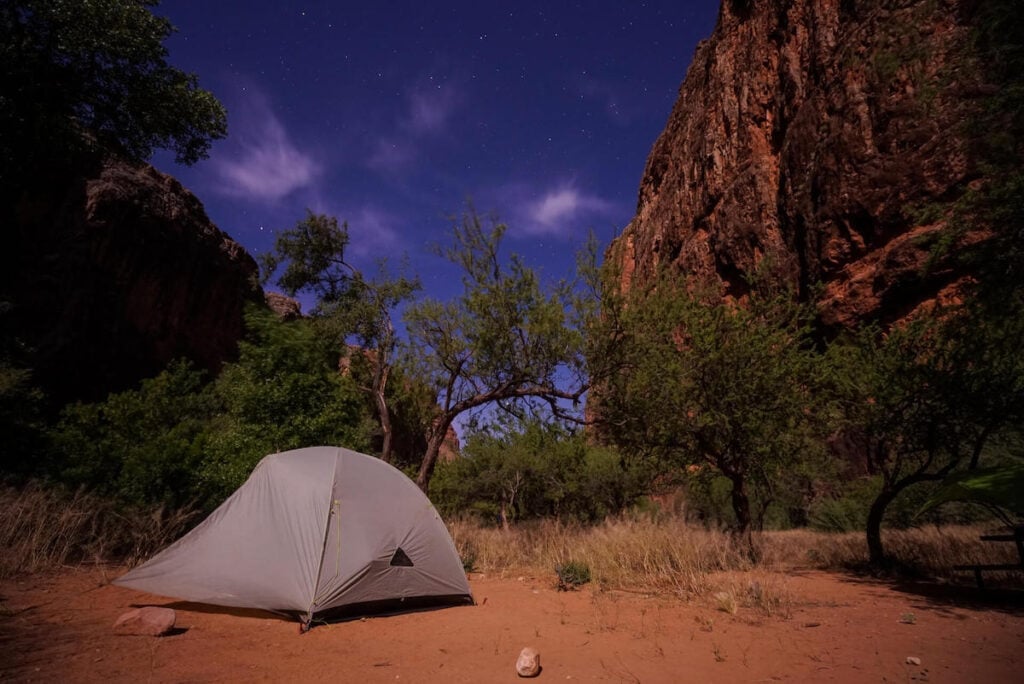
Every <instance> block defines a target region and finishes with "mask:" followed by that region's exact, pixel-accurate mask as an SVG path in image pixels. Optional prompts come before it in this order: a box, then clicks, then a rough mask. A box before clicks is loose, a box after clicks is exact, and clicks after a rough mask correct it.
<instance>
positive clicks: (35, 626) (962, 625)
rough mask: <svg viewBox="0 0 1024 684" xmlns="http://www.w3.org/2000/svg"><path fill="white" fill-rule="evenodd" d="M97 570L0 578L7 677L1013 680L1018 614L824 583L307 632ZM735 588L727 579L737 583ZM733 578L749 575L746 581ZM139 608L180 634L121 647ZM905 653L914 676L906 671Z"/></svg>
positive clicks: (551, 600) (1021, 633)
mask: <svg viewBox="0 0 1024 684" xmlns="http://www.w3.org/2000/svg"><path fill="white" fill-rule="evenodd" d="M106 579H107V576H106V575H105V574H104V573H103V572H102V571H100V570H90V571H81V570H69V571H65V572H63V573H61V574H59V575H56V576H53V577H48V578H38V577H36V578H27V579H22V580H15V581H7V582H3V583H0V598H2V599H3V600H2V602H0V680H6V681H45V682H120V681H137V682H148V681H152V682H235V681H327V680H333V681H343V682H359V683H360V684H364V683H370V682H514V681H519V679H518V677H516V675H515V670H514V663H515V660H516V656H517V655H518V653H519V651H520V650H521V649H522V648H523V647H524V646H528V645H529V646H534V647H535V648H537V649H538V650H539V651H540V653H541V663H542V665H543V671H542V673H541V675H540V677H539V679H538V681H548V682H555V681H558V682H563V681H602V682H645V683H646V682H686V681H689V682H775V681H779V682H858V683H859V682H910V681H928V682H978V683H979V684H980V683H982V682H984V683H985V684H989V683H994V682H1017V681H1021V679H1020V678H1021V673H1024V606H1022V605H1021V603H1020V601H1019V600H1012V601H1011V603H1007V600H1006V599H1005V597H1004V598H1002V599H999V600H993V601H991V602H990V603H989V604H988V605H982V604H979V603H977V601H972V600H970V599H971V597H972V596H973V597H974V598H976V594H975V593H974V592H966V593H965V592H963V591H961V592H960V593H959V598H956V599H954V598H950V597H948V596H943V595H941V594H938V593H935V592H926V591H922V589H921V588H920V587H916V588H913V590H907V589H905V588H899V587H894V586H892V585H888V584H883V583H877V582H872V581H863V580H859V579H856V578H851V577H846V576H842V575H832V574H824V573H818V572H809V573H800V574H787V575H773V576H771V578H770V581H771V584H772V591H773V592H777V593H778V595H779V596H783V597H784V600H783V601H782V602H781V604H780V605H779V606H778V607H777V608H776V610H775V611H774V612H775V614H774V615H771V616H767V615H765V613H764V611H763V610H759V609H755V608H744V607H740V608H739V609H738V610H737V612H736V613H735V614H729V613H728V612H724V611H722V610H719V609H717V608H716V605H715V604H716V603H720V601H715V600H714V599H709V600H708V601H707V602H700V603H697V604H695V603H684V602H681V601H678V600H674V599H671V598H666V597H660V598H648V597H644V596H640V595H635V594H630V593H622V592H600V591H596V590H592V589H584V590H582V591H578V592H571V593H560V592H557V591H555V589H554V587H553V586H552V585H551V584H550V583H549V581H548V580H547V579H542V580H537V579H530V578H525V579H522V580H519V579H497V578H489V577H479V576H475V577H474V578H473V579H472V581H471V586H472V589H473V594H474V596H475V597H476V600H477V603H478V605H477V606H474V607H462V608H449V609H445V610H435V611H428V612H421V613H413V614H406V615H399V616H391V617H382V618H373V619H367V620H361V621H352V622H344V623H337V624H331V625H325V626H318V627H315V628H314V629H313V630H312V631H311V632H309V633H308V634H306V635H303V636H300V635H299V634H298V633H297V626H296V623H294V622H289V621H286V620H283V619H279V618H277V617H275V616H272V615H270V614H263V613H257V612H239V611H235V612H223V611H221V610H219V609H214V608H207V607H203V606H198V605H195V604H182V603H176V602H173V601H171V600H167V599H163V598H160V597H154V596H150V595H147V594H143V593H140V592H136V591H132V590H128V589H123V588H120V587H115V586H111V585H108V584H106ZM734 581H737V580H735V579H734ZM738 581H741V582H742V581H748V580H743V579H742V577H741V578H740V579H739V580H738ZM136 604H153V605H169V606H171V607H174V608H176V609H177V611H178V623H177V624H178V627H179V628H180V629H179V630H178V633H177V634H175V635H173V636H167V637H163V638H148V637H118V636H114V635H113V634H112V631H111V624H112V623H113V622H114V620H115V619H116V618H117V617H118V615H120V614H121V613H123V612H124V611H125V610H127V609H128V608H129V607H130V606H132V605H136ZM908 656H912V657H914V658H919V659H920V665H913V664H908V663H907V658H908Z"/></svg>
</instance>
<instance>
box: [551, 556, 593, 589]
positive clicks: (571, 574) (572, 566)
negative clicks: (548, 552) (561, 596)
mask: <svg viewBox="0 0 1024 684" xmlns="http://www.w3.org/2000/svg"><path fill="white" fill-rule="evenodd" d="M555 574H557V575H558V590H559V591H574V590H576V589H579V588H580V587H582V586H583V585H584V584H589V583H590V566H589V565H587V564H586V563H581V562H579V561H572V560H571V561H569V562H567V563H564V564H562V565H556V566H555Z"/></svg>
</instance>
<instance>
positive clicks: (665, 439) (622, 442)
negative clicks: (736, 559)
mask: <svg viewBox="0 0 1024 684" xmlns="http://www.w3.org/2000/svg"><path fill="white" fill-rule="evenodd" d="M754 285H755V287H754V289H753V290H752V292H751V294H750V295H749V297H748V298H747V301H746V302H744V304H743V305H742V306H738V305H736V304H733V303H731V302H721V301H720V300H718V299H717V297H716V296H715V295H708V296H701V294H700V293H695V292H693V291H690V290H687V289H685V288H683V287H681V286H679V285H678V284H676V283H675V282H674V281H673V279H671V278H663V279H662V280H660V281H659V282H658V284H657V286H656V287H654V288H652V289H651V290H650V291H649V292H643V293H636V294H633V295H631V298H630V300H629V301H628V302H615V301H612V302H611V304H612V306H611V307H610V308H611V310H610V311H609V315H608V318H607V320H608V321H609V322H610V325H612V326H614V327H613V329H612V330H609V331H608V333H607V335H608V336H609V337H614V338H617V339H619V340H620V344H619V346H618V348H617V349H616V350H615V352H616V353H617V354H619V361H618V367H619V368H620V371H619V372H618V373H617V374H616V375H614V376H612V377H611V378H610V380H609V382H608V383H607V385H606V386H605V387H602V390H601V393H600V398H599V402H598V406H597V411H598V413H599V416H600V419H601V421H602V422H603V423H604V424H605V425H606V426H609V427H608V428H606V433H607V438H609V439H610V440H612V441H613V442H614V443H616V444H618V445H619V447H620V448H621V449H622V450H624V451H628V452H631V453H640V454H643V455H644V456H645V457H646V458H649V459H653V460H654V461H657V462H661V463H663V464H665V467H667V468H671V469H673V470H675V471H676V472H679V471H681V469H682V468H683V467H684V466H688V465H689V466H700V465H702V464H703V465H706V466H709V467H710V468H711V469H713V471H715V472H717V473H720V474H722V475H724V476H725V477H727V478H728V479H729V480H730V482H731V483H732V489H731V493H730V496H731V499H732V505H733V509H734V512H735V514H736V521H737V526H738V529H739V530H740V531H741V532H742V531H746V530H747V529H748V528H749V527H750V525H751V524H752V522H753V515H752V513H751V510H750V501H751V492H750V491H749V489H750V488H754V489H755V490H756V494H757V496H758V497H759V498H760V499H761V501H762V502H764V503H765V504H767V503H770V502H771V501H772V500H774V499H776V498H778V496H779V492H780V491H783V490H785V489H786V488H787V487H791V486H792V485H791V482H792V478H793V477H794V476H798V475H800V474H801V472H802V471H803V469H804V468H805V467H810V466H807V465H806V464H808V463H810V462H812V461H814V462H818V461H820V460H821V457H822V455H823V439H822V438H823V434H824V431H825V428H826V427H827V426H828V424H829V423H830V418H831V416H830V408H829V405H828V404H827V403H826V402H822V400H821V397H820V396H816V395H815V394H814V393H813V392H814V389H815V387H817V386H819V385H820V384H821V382H820V377H819V375H820V373H821V364H820V357H819V355H818V354H817V353H816V351H815V349H814V347H813V344H812V338H811V335H810V333H811V330H810V326H809V323H810V320H811V313H812V312H811V310H810V309H809V308H808V307H806V306H802V305H799V304H796V303H794V297H793V295H792V294H791V293H789V292H773V291H771V290H770V289H766V288H764V287H762V286H761V285H758V284H757V283H755V284H754Z"/></svg>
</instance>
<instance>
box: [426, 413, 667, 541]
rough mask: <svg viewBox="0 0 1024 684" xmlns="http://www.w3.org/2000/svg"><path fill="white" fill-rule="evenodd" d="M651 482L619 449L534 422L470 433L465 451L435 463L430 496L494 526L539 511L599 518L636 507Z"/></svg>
mask: <svg viewBox="0 0 1024 684" xmlns="http://www.w3.org/2000/svg"><path fill="white" fill-rule="evenodd" d="M647 482H648V479H647V477H646V476H645V475H644V473H643V471H641V470H640V469H639V468H637V467H635V466H632V465H631V464H630V463H629V462H627V461H626V460H625V459H623V458H622V456H621V455H620V454H619V453H618V452H616V451H614V450H612V449H608V448H603V447H595V446H593V445H590V444H588V443H587V441H586V438H585V437H584V436H582V435H572V434H570V433H569V432H568V431H566V430H565V429H564V428H562V427H560V426H558V425H554V424H552V425H545V424H542V423H540V422H539V421H530V422H527V423H525V424H522V425H514V426H503V427H502V429H500V430H495V431H479V432H477V433H475V434H472V435H470V437H469V439H468V440H467V444H466V447H465V449H464V450H463V454H462V456H460V457H459V458H456V459H455V460H454V461H452V462H450V463H441V464H439V465H438V468H437V471H436V472H435V474H434V477H433V479H432V481H431V486H430V495H431V499H432V500H433V501H434V503H435V504H436V505H437V506H438V508H440V509H441V510H442V511H443V512H444V513H445V514H447V515H462V514H470V515H473V516H475V517H477V518H478V519H480V520H481V521H482V522H484V523H489V524H494V523H498V522H501V523H511V522H516V521H523V520H530V519H536V518H542V517H554V518H559V519H564V520H575V521H579V522H596V521H599V520H602V519H603V518H604V517H605V516H607V515H611V514H615V513H618V512H620V511H622V510H624V509H626V508H628V507H629V506H631V505H633V504H634V503H635V502H636V501H638V500H639V499H640V497H641V496H642V495H643V494H645V493H646V491H647V487H646V483H647Z"/></svg>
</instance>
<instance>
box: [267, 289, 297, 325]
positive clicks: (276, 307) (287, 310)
mask: <svg viewBox="0 0 1024 684" xmlns="http://www.w3.org/2000/svg"><path fill="white" fill-rule="evenodd" d="M263 296H264V299H265V300H266V302H267V306H269V307H270V310H271V311H273V312H274V313H275V314H277V317H278V318H280V319H281V320H282V321H294V320H296V319H298V318H302V305H301V304H300V303H299V300H297V299H293V298H292V297H289V296H288V295H283V294H281V293H280V292H267V293H265V294H264V295H263Z"/></svg>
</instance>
